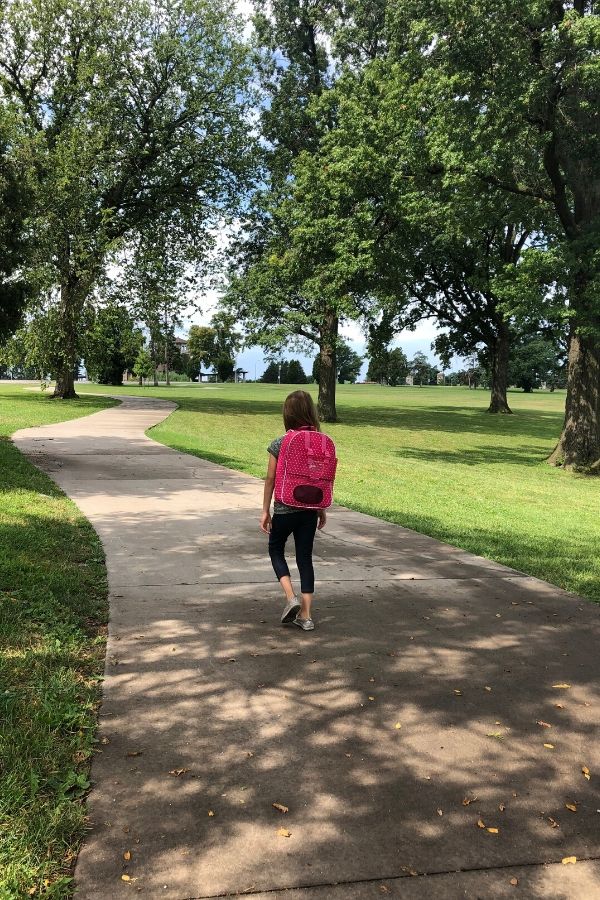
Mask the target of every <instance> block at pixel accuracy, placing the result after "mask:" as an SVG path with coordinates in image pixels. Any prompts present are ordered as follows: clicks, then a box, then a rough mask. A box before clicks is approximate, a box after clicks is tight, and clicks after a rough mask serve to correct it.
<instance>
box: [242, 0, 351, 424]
mask: <svg viewBox="0 0 600 900" xmlns="http://www.w3.org/2000/svg"><path fill="white" fill-rule="evenodd" d="M254 5H255V8H256V15H255V18H254V24H255V29H256V38H257V45H258V47H259V48H260V49H259V52H258V72H259V79H260V83H261V86H262V91H263V95H264V102H263V108H262V111H261V133H262V136H263V138H264V154H263V184H264V188H263V189H262V190H261V191H258V192H257V193H256V195H255V198H254V204H253V207H252V209H251V210H250V211H249V213H248V215H247V217H246V219H245V222H244V231H243V241H242V242H241V247H240V248H239V252H238V254H237V259H236V264H235V265H234V266H233V267H232V273H231V283H230V287H229V290H228V292H227V296H226V305H227V306H228V307H229V308H230V309H232V310H234V311H235V313H236V315H238V316H239V317H240V318H241V319H243V320H244V323H245V326H246V330H247V335H248V338H249V339H250V340H254V341H255V342H256V343H259V344H261V345H262V346H263V347H264V348H265V349H266V350H267V351H278V350H281V349H282V348H283V347H285V346H286V345H287V344H288V342H289V341H290V339H292V342H294V341H293V339H294V338H295V339H296V343H297V344H298V346H301V347H302V349H306V344H307V342H308V343H309V344H310V343H312V344H315V345H316V346H317V347H318V350H319V354H320V357H321V368H320V378H319V398H318V407H319V415H320V417H321V419H323V420H325V421H335V419H336V415H337V414H336V408H335V384H336V359H335V354H336V345H337V338H338V329H339V324H340V321H341V320H343V318H344V317H345V316H346V315H347V314H348V312H349V308H348V303H347V299H346V296H345V292H344V291H342V292H341V293H340V291H339V286H337V285H333V284H332V283H327V284H323V281H322V280H321V279H320V277H319V273H318V272H316V271H313V272H307V271H306V270H304V269H303V266H302V262H303V260H302V249H301V246H300V244H301V241H298V240H296V242H295V243H294V244H293V245H292V242H293V234H294V232H295V230H296V226H297V224H298V223H297V222H295V220H294V211H295V209H296V196H297V190H296V186H295V178H296V166H297V163H298V160H299V158H300V157H301V156H302V155H303V154H305V155H308V156H310V155H311V154H313V153H316V151H317V149H318V146H319V141H320V138H321V135H322V134H323V132H324V131H325V130H327V128H328V127H330V122H329V120H328V118H327V117H326V116H325V117H322V116H320V115H315V113H314V111H313V106H312V104H313V101H314V100H315V99H317V98H319V97H321V96H322V95H323V94H324V93H326V92H327V90H328V88H329V86H330V84H331V80H332V65H331V58H330V55H329V41H328V39H327V38H328V33H327V30H328V29H329V28H330V27H331V26H332V22H333V21H334V19H335V18H336V14H337V13H336V8H335V4H328V3H315V2H314V0H274V2H270V3H267V2H265V0H256V2H255V4H254ZM298 236H299V235H298V232H297V231H296V238H298Z"/></svg>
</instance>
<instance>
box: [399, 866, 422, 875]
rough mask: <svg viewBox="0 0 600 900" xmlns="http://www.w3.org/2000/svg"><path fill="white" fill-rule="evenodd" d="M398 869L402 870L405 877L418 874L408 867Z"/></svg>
mask: <svg viewBox="0 0 600 900" xmlns="http://www.w3.org/2000/svg"><path fill="white" fill-rule="evenodd" d="M400 869H401V870H402V872H406V873H407V875H418V874H419V873H418V872H416V871H415V870H414V869H413V868H411V867H410V866H400Z"/></svg>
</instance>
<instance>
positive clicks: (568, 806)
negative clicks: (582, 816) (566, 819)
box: [565, 803, 577, 812]
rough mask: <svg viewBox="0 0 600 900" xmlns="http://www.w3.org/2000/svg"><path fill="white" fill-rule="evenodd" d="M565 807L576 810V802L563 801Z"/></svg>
mask: <svg viewBox="0 0 600 900" xmlns="http://www.w3.org/2000/svg"><path fill="white" fill-rule="evenodd" d="M565 807H566V808H567V809H570V810H571V812H577V804H576V803H565Z"/></svg>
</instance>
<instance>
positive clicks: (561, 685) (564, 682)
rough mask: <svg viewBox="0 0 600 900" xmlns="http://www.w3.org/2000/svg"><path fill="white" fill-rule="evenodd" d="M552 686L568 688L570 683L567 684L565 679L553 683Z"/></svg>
mask: <svg viewBox="0 0 600 900" xmlns="http://www.w3.org/2000/svg"><path fill="white" fill-rule="evenodd" d="M552 687H553V688H570V687H571V685H570V684H567V682H566V681H561V682H560V683H559V684H553V685H552Z"/></svg>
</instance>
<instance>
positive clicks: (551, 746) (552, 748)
mask: <svg viewBox="0 0 600 900" xmlns="http://www.w3.org/2000/svg"><path fill="white" fill-rule="evenodd" d="M544 747H546V748H547V749H548V750H554V744H544Z"/></svg>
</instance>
